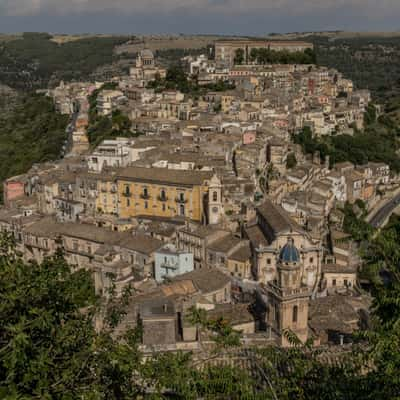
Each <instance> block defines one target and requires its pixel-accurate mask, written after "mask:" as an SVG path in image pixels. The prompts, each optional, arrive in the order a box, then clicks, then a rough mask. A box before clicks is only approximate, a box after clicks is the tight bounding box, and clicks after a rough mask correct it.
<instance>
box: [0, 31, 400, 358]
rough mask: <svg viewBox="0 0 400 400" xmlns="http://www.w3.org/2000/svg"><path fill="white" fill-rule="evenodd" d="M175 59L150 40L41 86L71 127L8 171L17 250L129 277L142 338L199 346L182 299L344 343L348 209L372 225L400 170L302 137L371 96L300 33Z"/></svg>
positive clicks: (174, 346)
mask: <svg viewBox="0 0 400 400" xmlns="http://www.w3.org/2000/svg"><path fill="white" fill-rule="evenodd" d="M179 61H180V63H181V65H182V66H183V67H172V68H169V69H167V68H165V67H164V66H163V65H160V64H159V63H158V60H157V59H156V57H155V56H154V53H153V52H152V51H151V50H150V49H147V48H143V49H141V50H140V51H138V53H137V57H136V62H135V64H133V65H131V66H130V69H129V74H126V75H118V76H113V75H110V76H109V79H107V81H103V82H61V83H60V84H59V86H58V87H56V88H54V89H46V90H45V92H46V96H48V97H49V98H51V99H52V101H53V102H54V104H55V107H56V110H57V112H58V113H61V114H64V115H67V116H69V118H70V123H69V125H68V128H67V133H68V140H67V142H66V143H65V145H64V150H63V154H62V157H60V160H58V161H56V162H47V163H41V164H35V165H34V166H33V167H32V168H31V169H30V170H29V171H27V172H26V173H24V174H22V175H19V176H14V177H11V178H9V179H7V180H6V181H5V182H4V207H2V208H1V209H0V229H1V231H3V232H11V233H12V234H13V236H14V238H15V240H16V245H17V249H18V251H19V252H20V253H21V254H22V256H23V259H24V260H26V261H31V260H34V261H36V262H39V263H40V262H42V261H43V260H44V259H45V258H46V257H47V256H51V255H53V254H55V253H56V252H57V250H58V249H60V248H61V249H62V251H63V252H64V256H65V259H66V260H67V262H68V263H69V264H70V265H72V266H74V267H76V268H84V269H87V270H89V271H91V272H92V273H93V276H94V279H95V287H96V292H97V293H98V294H99V295H102V296H105V297H107V296H108V293H109V289H110V288H111V287H112V286H113V285H115V288H116V292H117V294H118V295H122V294H123V292H124V290H125V289H126V288H127V287H131V288H132V289H133V296H132V297H131V299H130V303H129V307H128V311H127V314H126V316H125V317H124V319H123V321H122V322H121V324H120V325H119V327H118V330H120V331H123V330H127V329H129V328H132V327H135V326H136V325H137V324H138V321H140V323H141V324H142V326H143V331H144V334H143V337H142V348H143V350H144V351H145V352H146V351H148V352H152V351H153V350H154V349H156V350H157V351H161V352H163V351H170V350H193V351H201V350H202V346H203V345H204V343H207V339H208V336H207V332H204V331H201V330H200V329H198V327H197V326H196V325H194V324H191V323H189V322H188V318H187V315H188V314H189V310H192V308H193V306H194V307H196V308H197V309H202V310H205V311H206V312H207V314H208V315H209V316H210V318H216V317H219V316H222V317H223V318H225V319H226V320H228V321H229V323H230V324H231V325H232V327H233V328H235V329H237V330H239V331H241V332H242V341H243V343H246V344H254V345H263V344H277V345H279V346H284V347H285V346H289V345H290V343H289V342H288V338H287V336H286V335H285V332H287V331H288V330H289V331H291V332H293V333H294V334H296V335H297V337H298V338H299V339H300V340H301V341H302V342H305V341H307V340H308V339H310V338H311V339H313V341H314V344H315V345H344V344H345V343H347V342H351V340H352V333H353V332H354V331H355V330H357V329H358V328H359V326H362V324H367V323H368V313H369V307H370V304H371V298H370V297H369V296H368V295H367V294H366V292H364V291H363V290H361V286H362V280H361V279H360V276H359V270H360V265H361V260H360V257H359V242H357V241H355V240H354V238H353V237H352V236H351V234H350V233H349V232H348V231H346V229H345V227H344V221H345V219H346V217H348V215H346V210H348V209H349V208H350V209H351V212H352V213H355V214H356V215H357V216H361V215H362V217H363V218H366V219H368V220H369V221H371V223H372V224H373V225H374V226H376V227H379V226H381V225H383V224H384V223H385V221H386V220H387V218H388V217H389V215H390V213H391V212H392V211H393V209H394V208H395V207H396V205H397V202H398V200H397V199H398V197H397V196H399V193H400V192H399V187H400V185H399V181H398V178H397V176H396V174H395V173H394V172H393V171H391V169H390V166H389V165H388V164H386V163H382V162H367V163H365V164H362V165H355V164H352V163H350V162H335V161H334V160H331V159H330V158H329V155H322V154H320V152H319V151H314V152H312V153H311V154H309V153H306V152H305V151H304V146H302V144H301V140H299V139H298V138H299V137H303V138H317V139H318V138H324V137H340V136H341V135H349V136H351V135H354V134H355V133H357V132H360V131H362V130H363V129H364V127H365V123H366V122H365V121H366V118H365V115H366V114H368V113H370V112H371V109H372V110H373V113H374V115H375V117H376V116H379V114H380V113H381V112H382V110H381V108H380V107H379V106H378V105H373V104H372V103H371V94H370V92H369V91H368V90H365V89H362V88H358V87H355V85H354V84H353V82H352V81H351V80H349V79H347V78H346V77H344V76H343V75H342V74H341V73H340V71H337V70H334V69H330V68H327V67H322V66H318V65H316V64H315V55H314V51H313V45H312V44H311V43H308V42H303V41H301V42H300V41H265V40H258V41H255V40H249V39H240V40H217V41H216V42H215V44H214V50H213V53H212V54H211V53H210V54H201V55H199V56H185V57H184V58H183V59H182V60H179ZM399 199H400V197H399ZM98 324H99V326H101V324H102V321H101V320H100V319H99V321H98Z"/></svg>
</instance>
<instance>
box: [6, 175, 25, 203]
mask: <svg viewBox="0 0 400 400" xmlns="http://www.w3.org/2000/svg"><path fill="white" fill-rule="evenodd" d="M24 187H25V185H24V182H22V181H18V180H15V178H11V179H9V180H6V181H5V182H4V204H5V205H8V204H9V202H10V201H13V200H15V199H18V198H19V197H23V196H24V193H25V191H24Z"/></svg>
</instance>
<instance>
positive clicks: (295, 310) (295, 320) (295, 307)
mask: <svg viewBox="0 0 400 400" xmlns="http://www.w3.org/2000/svg"><path fill="white" fill-rule="evenodd" d="M298 314H299V307H298V306H294V307H293V316H292V322H293V323H295V322H297V317H298Z"/></svg>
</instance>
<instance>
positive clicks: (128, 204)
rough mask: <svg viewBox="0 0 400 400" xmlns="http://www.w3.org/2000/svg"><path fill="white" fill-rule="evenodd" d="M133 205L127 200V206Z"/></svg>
mask: <svg viewBox="0 0 400 400" xmlns="http://www.w3.org/2000/svg"><path fill="white" fill-rule="evenodd" d="M130 205H131V201H130V200H129V199H126V206H127V207H129V206H130Z"/></svg>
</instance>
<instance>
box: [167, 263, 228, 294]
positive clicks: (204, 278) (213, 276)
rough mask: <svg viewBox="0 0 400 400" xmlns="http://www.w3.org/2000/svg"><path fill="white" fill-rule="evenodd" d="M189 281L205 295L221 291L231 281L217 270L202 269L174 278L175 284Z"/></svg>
mask: <svg viewBox="0 0 400 400" xmlns="http://www.w3.org/2000/svg"><path fill="white" fill-rule="evenodd" d="M188 280H189V281H192V282H193V285H194V286H195V287H196V288H197V289H198V290H199V291H200V292H202V293H203V294H204V293H211V292H215V291H217V290H220V289H222V288H224V287H225V286H226V285H227V284H228V283H229V282H230V281H231V279H230V278H229V276H227V275H225V274H224V273H223V272H221V271H220V270H218V269H216V268H200V269H197V270H195V271H192V272H188V273H186V274H182V275H179V276H177V277H175V278H173V282H178V281H188Z"/></svg>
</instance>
